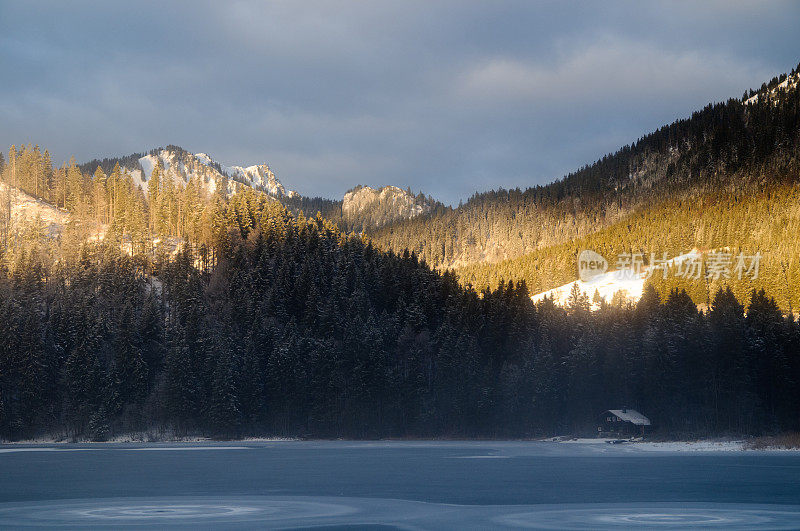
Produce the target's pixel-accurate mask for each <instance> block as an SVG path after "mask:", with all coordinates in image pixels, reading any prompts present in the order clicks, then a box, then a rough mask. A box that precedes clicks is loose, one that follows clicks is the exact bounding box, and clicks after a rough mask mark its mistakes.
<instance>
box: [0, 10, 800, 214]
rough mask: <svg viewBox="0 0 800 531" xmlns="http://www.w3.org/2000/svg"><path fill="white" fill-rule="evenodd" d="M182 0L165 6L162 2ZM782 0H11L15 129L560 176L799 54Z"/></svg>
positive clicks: (324, 170) (413, 181) (385, 164)
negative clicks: (651, 0)
mask: <svg viewBox="0 0 800 531" xmlns="http://www.w3.org/2000/svg"><path fill="white" fill-rule="evenodd" d="M162 4H166V5H162ZM798 20H800V4H797V3H780V2H772V3H766V4H758V3H747V2H742V3H736V2H710V3H702V4H698V3H696V2H686V3H673V2H670V3H664V4H646V5H644V6H642V5H640V3H638V2H631V3H613V4H610V3H565V2H542V3H534V2H482V3H477V2H396V3H388V2H385V3H380V2H340V3H334V2H277V3H270V4H267V3H263V2H230V3H228V2H209V3H200V2H177V3H156V2H153V3H149V2H135V3H133V2H128V3H106V2H96V3H89V2H86V3H80V2H69V3H66V2H52V3H45V2H19V3H14V2H8V1H3V2H2V3H0V72H2V83H0V120H2V121H1V122H0V145H3V146H4V147H5V146H7V145H9V144H11V143H21V142H26V143H27V142H32V143H38V144H41V145H43V146H45V147H48V148H49V149H50V150H51V151H52V152H53V155H54V159H55V160H63V159H66V158H68V157H69V156H70V155H75V156H76V157H77V158H78V159H79V160H86V159H91V158H94V157H103V156H110V155H118V154H126V153H130V152H135V151H142V150H146V149H149V148H151V147H155V146H158V145H165V144H168V143H173V144H178V145H181V146H183V147H185V148H186V149H188V150H190V151H194V152H198V151H206V152H208V153H210V154H211V155H212V156H214V157H215V158H216V159H218V160H220V161H222V162H224V163H246V164H252V163H257V162H264V161H266V162H268V163H269V164H271V165H272V166H273V167H274V168H275V169H276V170H277V172H278V175H279V177H280V178H281V180H282V181H283V182H284V183H285V184H286V185H287V186H288V187H289V188H293V189H296V190H298V191H300V192H301V193H303V194H309V195H325V196H329V197H341V195H342V194H343V193H344V191H345V190H346V189H347V188H349V187H351V186H354V185H356V184H360V183H363V184H370V185H382V184H389V183H391V184H397V185H400V186H403V187H406V186H411V187H412V188H413V189H415V190H422V191H424V192H426V193H430V194H433V195H434V196H436V197H438V198H441V199H443V200H445V201H448V202H457V201H458V200H459V199H460V198H466V197H468V196H469V195H470V194H471V193H472V192H473V191H476V190H486V189H489V188H496V187H498V186H506V187H509V186H520V187H526V186H530V185H534V184H539V183H545V182H549V181H551V180H553V179H555V178H558V177H560V176H562V175H563V174H564V173H566V172H568V171H570V170H573V169H576V168H577V167H579V166H581V165H583V164H584V163H587V162H591V161H592V160H594V159H596V158H597V157H599V156H602V155H603V154H604V153H606V152H609V151H613V150H615V149H616V148H617V147H619V146H620V145H622V144H625V143H629V142H631V141H633V140H635V139H636V138H637V137H639V136H641V135H642V134H644V133H646V132H648V131H650V130H652V129H655V128H657V127H659V126H660V125H662V124H664V123H666V122H669V121H671V120H673V119H675V118H678V117H682V116H686V115H688V114H689V113H690V112H691V111H692V110H694V109H696V108H699V107H701V106H703V105H704V104H705V103H707V102H709V101H714V100H723V99H726V98H729V97H738V96H740V95H741V94H742V92H743V91H744V90H745V89H746V88H749V87H756V86H758V85H760V84H761V82H762V81H765V80H767V79H768V78H770V77H772V76H773V75H776V74H778V73H780V72H783V71H787V70H789V69H790V68H791V67H793V66H794V65H796V64H797V62H798V60H800V57H799V56H798V50H800V46H798V44H800V39H799V38H798V37H797V33H796V24H797V21H798Z"/></svg>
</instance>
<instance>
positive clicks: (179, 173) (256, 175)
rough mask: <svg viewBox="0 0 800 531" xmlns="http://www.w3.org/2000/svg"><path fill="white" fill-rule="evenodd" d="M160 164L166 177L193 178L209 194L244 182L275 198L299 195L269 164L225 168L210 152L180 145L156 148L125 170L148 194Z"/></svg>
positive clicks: (181, 179) (174, 178) (235, 186)
mask: <svg viewBox="0 0 800 531" xmlns="http://www.w3.org/2000/svg"><path fill="white" fill-rule="evenodd" d="M159 163H160V164H161V167H162V169H163V172H164V175H165V176H168V177H170V178H172V179H173V180H174V181H177V182H181V183H182V184H183V185H185V184H186V183H188V182H189V181H190V180H191V179H192V178H193V177H194V178H196V179H197V180H198V182H199V183H200V186H201V187H202V188H203V189H205V190H206V191H207V192H208V193H214V192H215V191H216V190H217V188H218V187H220V186H226V187H227V189H226V190H225V193H227V194H233V193H235V192H236V190H238V189H239V187H240V186H242V185H244V186H249V187H251V188H254V189H256V190H261V191H263V192H265V193H267V194H269V195H271V196H273V197H295V196H297V193H296V192H293V191H291V190H290V191H286V189H285V188H284V186H283V184H281V182H280V181H279V180H278V178H277V177H276V176H275V173H274V172H273V171H272V170H270V168H269V166H267V165H266V164H258V165H253V166H247V167H242V166H230V167H223V166H222V165H221V164H219V162H216V161H215V160H214V159H213V158H211V156H210V155H208V154H207V153H196V154H193V153H189V152H188V151H185V150H183V149H182V148H179V147H177V146H167V147H166V148H163V149H162V148H159V149H154V150H152V151H151V152H150V153H148V154H147V155H145V156H143V157H140V158H139V159H138V168H126V169H127V170H128V171H129V172H130V173H131V175H132V177H133V179H134V183H135V184H137V185H140V186H141V187H142V190H144V192H145V193H147V188H148V187H147V181H149V180H150V177H151V176H152V175H153V169H154V168H155V167H156V166H157V165H158V164H159Z"/></svg>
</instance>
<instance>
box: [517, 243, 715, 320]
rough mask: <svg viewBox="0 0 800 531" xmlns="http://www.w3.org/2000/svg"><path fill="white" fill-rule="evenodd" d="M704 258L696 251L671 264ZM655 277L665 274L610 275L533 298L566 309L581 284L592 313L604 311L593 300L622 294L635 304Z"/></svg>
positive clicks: (620, 272) (623, 272) (626, 272)
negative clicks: (595, 295)
mask: <svg viewBox="0 0 800 531" xmlns="http://www.w3.org/2000/svg"><path fill="white" fill-rule="evenodd" d="M700 255H701V253H700V251H698V250H697V249H692V250H691V251H689V252H688V253H685V254H682V255H680V256H676V257H675V258H672V259H671V260H669V261H668V262H667V264H668V265H673V264H679V263H681V262H684V261H686V260H689V259H693V258H697V257H699V256H700ZM652 274H661V273H660V271H653V270H651V268H649V267H644V268H642V270H641V271H640V272H638V273H636V272H634V271H631V270H614V271H607V272H605V273H603V274H600V275H597V276H596V277H594V278H592V279H590V280H588V281H583V280H575V281H573V282H570V283H568V284H564V285H563V286H559V287H557V288H553V289H550V290H547V291H543V292H541V293H537V294H536V295H533V296H532V297H531V300H532V301H533V302H534V303H537V302H540V301H542V300H543V299H544V298H545V297H547V298H548V299H552V301H553V302H554V303H555V304H557V305H559V306H566V305H567V301H568V300H569V296H570V293H571V292H572V287H573V286H574V285H576V284H577V286H578V289H580V290H581V292H582V293H585V294H586V295H587V296H588V297H589V301H590V303H591V305H592V310H597V309H599V308H600V303H599V302H594V300H593V299H594V294H595V292H597V293H599V294H600V297H602V298H603V299H604V300H605V301H606V302H611V300H612V299H613V298H614V295H615V294H618V297H619V296H623V297H625V300H627V301H629V302H633V303H635V302H637V301H638V300H639V299H641V298H642V293H643V292H644V284H645V281H646V280H647V279H648V278H649V277H650V275H652Z"/></svg>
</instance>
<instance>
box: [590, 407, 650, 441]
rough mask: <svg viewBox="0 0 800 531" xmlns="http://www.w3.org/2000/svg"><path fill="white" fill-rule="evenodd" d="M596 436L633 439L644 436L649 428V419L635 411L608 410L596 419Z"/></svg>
mask: <svg viewBox="0 0 800 531" xmlns="http://www.w3.org/2000/svg"><path fill="white" fill-rule="evenodd" d="M598 421H599V422H598V426H597V435H598V437H601V436H614V437H634V436H637V435H638V436H642V435H644V430H645V428H646V427H647V426H650V419H648V418H647V417H645V416H644V415H642V414H641V413H639V412H638V411H636V410H635V409H629V408H623V409H609V410H606V411H604V412H603V413H602V414H601V415H600V417H599V418H598Z"/></svg>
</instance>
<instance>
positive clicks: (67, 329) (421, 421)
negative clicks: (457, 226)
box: [0, 148, 800, 440]
mask: <svg viewBox="0 0 800 531" xmlns="http://www.w3.org/2000/svg"><path fill="white" fill-rule="evenodd" d="M25 153H27V154H25ZM37 153H38V155H37ZM11 157H12V158H13V159H14V161H15V171H14V173H13V177H14V179H16V183H17V184H20V185H23V184H24V186H25V187H26V190H32V191H33V193H36V191H37V188H36V187H37V185H36V182H37V178H38V177H37V176H39V175H41V173H40V170H42V171H43V172H44V175H51V174H52V180H47V179H45V180H44V181H39V185H38V186H41V185H42V183H45V186H44V187H43V189H40V190H39V192H40V194H45V195H44V197H51V198H54V199H53V200H54V201H55V202H56V203H57V204H58V206H59V207H62V206H63V207H65V208H66V210H67V211H68V213H69V214H68V215H69V220H68V222H67V223H66V226H65V227H64V230H63V232H62V233H61V234H60V235H49V236H48V235H46V234H44V233H42V232H41V231H40V230H38V227H39V224H38V222H37V221H36V220H34V221H28V222H25V223H22V222H18V221H16V220H14V218H11V219H10V220H7V223H8V229H9V230H8V234H9V235H10V238H9V239H8V240H7V241H4V244H3V246H2V248H0V251H1V252H2V255H0V315H1V316H2V322H3V323H4V326H3V327H2V329H0V437H3V438H5V439H20V438H28V437H35V436H51V437H56V438H61V437H63V438H66V439H72V438H90V439H95V440H104V439H106V438H109V437H113V436H116V435H119V434H125V433H133V432H139V433H145V434H146V435H145V436H147V437H153V438H164V437H169V436H174V435H181V434H206V435H215V436H222V437H237V436H245V435H285V436H317V437H356V438H363V437H389V436H393V437H409V436H424V437H429V436H453V437H500V436H503V437H517V436H538V435H556V434H564V433H575V434H578V433H589V432H594V430H596V427H595V425H594V421H595V418H596V415H597V412H598V411H602V410H604V409H607V408H609V407H620V406H623V405H624V406H628V407H635V408H637V409H639V410H640V411H643V412H645V413H646V414H647V415H648V416H649V417H650V418H651V419H652V420H653V422H654V423H655V425H656V429H657V430H658V431H659V432H660V433H664V434H680V435H687V434H696V435H710V434H729V433H730V434H760V433H775V432H780V431H786V430H796V429H799V428H800V415H798V411H800V387H798V385H797V382H798V381H800V357H799V356H798V353H800V329H798V324H797V323H796V322H795V321H794V319H793V318H792V317H784V316H782V315H781V313H780V311H779V309H778V306H777V304H776V303H775V302H774V301H773V300H772V299H771V298H770V297H769V294H764V293H753V294H749V295H748V298H747V299H746V300H743V301H739V300H737V298H736V297H735V295H734V294H733V293H732V292H730V291H724V290H719V291H717V292H716V293H715V294H714V296H713V300H712V305H711V308H710V310H709V312H708V313H701V312H698V311H697V309H696V306H695V304H694V302H693V301H692V300H691V299H690V298H689V297H688V295H687V294H686V293H684V292H679V291H675V292H673V293H672V294H670V296H669V297H667V298H666V299H665V300H664V301H663V302H661V301H660V300H659V296H658V295H657V294H656V293H655V291H652V290H651V291H649V292H648V293H647V294H646V295H645V297H643V299H642V300H641V301H640V302H639V304H638V305H637V306H636V307H635V308H634V307H623V308H618V307H611V306H608V305H604V306H603V307H602V308H601V310H600V311H598V312H594V313H592V312H589V311H588V301H587V300H586V299H585V297H581V296H575V297H574V298H573V299H572V300H571V301H570V303H569V305H568V307H567V308H558V307H555V306H554V305H553V304H552V303H550V302H549V301H545V302H543V303H541V304H539V305H537V306H534V305H533V304H532V303H531V300H530V297H529V295H530V294H529V293H528V289H527V287H526V285H525V284H524V283H500V284H499V286H498V288H497V289H496V290H493V291H489V290H486V291H483V292H482V293H480V294H478V293H476V292H475V291H473V290H471V289H466V288H463V287H461V286H460V285H459V284H458V282H457V281H456V278H455V277H454V276H453V275H452V274H450V273H440V272H437V271H435V270H433V269H431V268H430V267H429V266H428V265H427V264H426V263H425V262H424V261H421V260H420V259H419V258H418V257H417V256H415V255H413V254H411V253H408V252H407V251H404V252H402V253H400V254H395V253H385V252H382V251H379V250H377V249H376V248H374V247H373V246H372V245H371V244H370V243H369V242H368V241H365V240H364V239H362V238H360V237H354V236H350V237H348V236H344V235H342V234H341V233H340V232H339V231H338V230H337V229H336V228H335V227H334V226H333V225H332V224H330V223H329V222H326V221H325V220H323V219H322V218H321V217H317V218H312V219H307V218H304V217H295V216H293V215H291V214H290V212H289V211H288V210H286V209H285V207H283V206H282V205H280V203H278V202H277V201H276V200H275V199H273V198H271V197H269V196H268V195H266V194H264V193H260V192H256V191H254V190H252V189H243V190H241V191H239V192H237V193H235V194H234V195H232V196H231V197H226V196H224V195H222V194H221V193H215V194H207V193H206V192H204V191H203V190H202V189H201V190H200V191H199V192H198V195H197V196H194V195H193V194H189V192H188V191H189V190H191V189H192V188H191V187H186V188H185V189H183V190H182V191H181V192H180V193H177V192H176V193H175V195H173V193H172V192H170V191H169V184H165V183H163V182H162V181H160V180H157V179H151V180H150V181H149V186H152V188H151V190H150V191H149V193H148V194H147V195H146V196H145V194H144V193H143V192H142V191H141V190H139V189H138V188H136V187H134V185H133V182H132V180H131V179H130V177H129V176H127V175H125V172H121V173H120V172H119V169H118V168H117V169H113V168H112V171H111V175H109V176H108V177H105V178H104V173H103V172H102V169H101V170H96V171H95V173H94V175H87V174H84V173H83V172H81V171H80V169H79V168H78V167H77V166H76V165H74V164H72V165H69V166H67V167H65V168H61V169H56V170H53V169H52V168H49V169H48V168H47V167H46V165H45V166H44V168H42V166H41V165H40V164H39V163H41V161H42V160H46V159H44V157H45V155H44V154H43V153H39V152H38V151H37V150H36V149H34V148H30V149H28V148H26V149H25V150H22V151H21V152H17V151H14V152H12V155H11ZM23 160H24V161H27V162H26V163H25V164H23V162H22V161H23ZM36 161H38V162H39V163H37V162H36ZM10 176H11V174H10V173H9V169H8V165H7V164H6V167H5V168H4V171H3V178H4V180H6V181H7V180H8V179H9V178H10ZM47 183H49V184H47ZM163 186H166V188H163ZM62 189H63V190H65V192H63V193H62ZM42 190H44V191H43V192H42ZM54 190H55V193H54V192H53V191H54ZM12 194H13V189H12ZM47 194H50V195H47ZM63 197H66V199H65V201H64V202H63V203H62V202H59V201H60V199H59V198H63ZM195 197H196V198H195ZM11 200H13V198H11V199H9V202H11ZM100 234H102V237H100ZM170 238H171V239H172V241H173V243H174V246H173V248H167V247H165V246H164V244H163V242H164V241H166V240H168V239H170ZM745 302H746V304H747V313H746V315H745V313H744V310H745V308H744V306H743V303H745Z"/></svg>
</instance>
